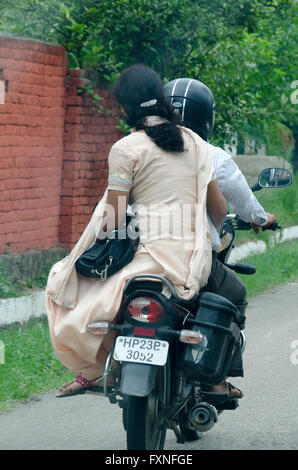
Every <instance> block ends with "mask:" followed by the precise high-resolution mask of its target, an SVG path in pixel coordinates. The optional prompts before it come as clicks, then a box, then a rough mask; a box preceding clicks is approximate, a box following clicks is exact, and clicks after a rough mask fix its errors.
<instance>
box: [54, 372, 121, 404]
mask: <svg viewBox="0 0 298 470" xmlns="http://www.w3.org/2000/svg"><path fill="white" fill-rule="evenodd" d="M107 387H108V389H112V388H113V387H115V379H114V378H113V377H111V378H110V377H108V379H107ZM88 390H89V391H96V392H99V393H103V391H104V389H103V376H100V377H97V378H95V379H93V380H86V379H85V378H84V377H83V376H82V374H81V373H79V374H77V375H76V377H75V378H74V380H71V381H70V382H67V383H65V384H64V385H62V388H61V389H60V393H59V395H56V396H57V397H58V398H59V397H67V396H73V395H81V394H84V393H85V392H86V391H88Z"/></svg>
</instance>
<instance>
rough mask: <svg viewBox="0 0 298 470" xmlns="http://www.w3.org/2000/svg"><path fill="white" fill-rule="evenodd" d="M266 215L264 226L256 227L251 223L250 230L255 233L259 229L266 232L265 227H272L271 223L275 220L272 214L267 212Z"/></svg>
mask: <svg viewBox="0 0 298 470" xmlns="http://www.w3.org/2000/svg"><path fill="white" fill-rule="evenodd" d="M266 214H267V223H266V224H265V225H256V224H254V223H253V222H251V224H250V225H251V226H252V229H253V231H254V232H255V233H259V231H260V228H261V229H262V230H263V232H264V230H266V228H267V227H270V225H272V224H273V222H275V221H276V220H277V219H276V217H275V215H274V214H270V213H269V212H267V213H266Z"/></svg>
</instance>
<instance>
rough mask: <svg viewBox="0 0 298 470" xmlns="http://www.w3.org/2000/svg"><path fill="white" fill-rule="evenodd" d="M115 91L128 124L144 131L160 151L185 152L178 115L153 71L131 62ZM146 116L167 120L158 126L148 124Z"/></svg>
mask: <svg viewBox="0 0 298 470" xmlns="http://www.w3.org/2000/svg"><path fill="white" fill-rule="evenodd" d="M114 92H115V95H116V99H117V101H118V103H119V104H120V105H122V106H123V108H124V110H125V113H126V115H127V119H126V122H127V124H128V125H129V126H132V127H135V129H136V130H141V129H143V130H145V132H146V134H147V135H148V136H149V137H150V138H151V139H152V140H153V142H155V144H156V145H158V146H159V147H161V148H162V149H163V150H166V151H173V152H183V151H184V142H183V137H182V135H181V131H180V129H179V127H178V126H177V124H178V123H179V122H178V121H179V117H178V116H177V114H176V113H174V111H173V109H172V107H171V105H170V103H169V101H168V100H167V98H166V97H165V95H164V89H163V84H162V81H161V79H160V78H159V76H158V75H157V74H156V72H154V70H152V69H151V68H150V67H147V66H146V65H143V64H135V65H132V66H131V67H129V68H128V69H126V70H124V72H123V73H122V75H121V76H120V78H119V80H118V82H117V84H116V86H115V88H114ZM148 116H160V117H161V118H165V119H166V121H165V122H163V123H161V124H157V125H152V124H148V123H147V120H146V118H147V117H148Z"/></svg>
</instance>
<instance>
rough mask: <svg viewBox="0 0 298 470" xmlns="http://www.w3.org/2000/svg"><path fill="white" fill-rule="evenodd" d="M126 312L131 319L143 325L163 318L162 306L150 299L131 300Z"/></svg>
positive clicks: (138, 298)
mask: <svg viewBox="0 0 298 470" xmlns="http://www.w3.org/2000/svg"><path fill="white" fill-rule="evenodd" d="M127 312H128V314H129V316H130V317H131V318H133V319H134V320H138V321H141V322H143V323H155V322H159V321H161V320H162V319H163V317H164V316H165V311H164V309H163V307H162V305H161V304H160V303H159V302H157V301H156V300H154V299H151V298H150V297H137V298H136V299H133V300H131V301H130V302H129V304H128V306H127Z"/></svg>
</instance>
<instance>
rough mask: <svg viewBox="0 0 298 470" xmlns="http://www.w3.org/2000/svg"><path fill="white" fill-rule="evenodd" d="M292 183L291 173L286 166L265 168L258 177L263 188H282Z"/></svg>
mask: <svg viewBox="0 0 298 470" xmlns="http://www.w3.org/2000/svg"><path fill="white" fill-rule="evenodd" d="M290 184H292V177H291V173H290V172H289V170H286V169H285V168H265V170H263V171H262V172H261V174H260V175H259V179H258V185H259V186H260V187H261V188H282V187H283V186H290Z"/></svg>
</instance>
